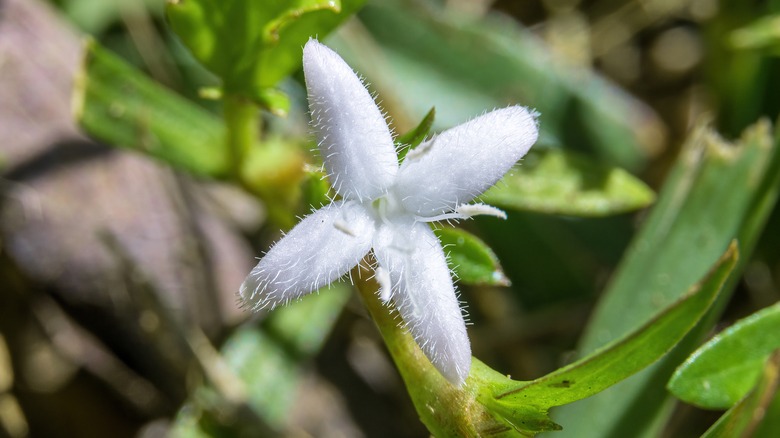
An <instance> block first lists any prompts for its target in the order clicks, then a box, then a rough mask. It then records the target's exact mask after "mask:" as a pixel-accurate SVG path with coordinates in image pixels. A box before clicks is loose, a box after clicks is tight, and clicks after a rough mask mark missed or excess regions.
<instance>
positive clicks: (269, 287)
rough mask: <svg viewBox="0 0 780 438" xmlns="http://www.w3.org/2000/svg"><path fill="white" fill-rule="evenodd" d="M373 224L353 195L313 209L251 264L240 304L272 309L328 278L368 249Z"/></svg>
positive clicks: (350, 265) (332, 278)
mask: <svg viewBox="0 0 780 438" xmlns="http://www.w3.org/2000/svg"><path fill="white" fill-rule="evenodd" d="M374 230H375V227H374V222H373V219H372V218H371V217H370V216H369V215H368V213H367V212H366V210H365V208H363V207H362V206H360V205H359V204H357V203H356V202H355V201H342V202H336V203H333V204H330V205H327V206H325V207H323V208H321V209H319V210H317V211H315V212H314V213H312V214H311V215H309V216H307V217H306V218H305V219H304V220H303V221H301V222H300V223H299V224H298V225H296V226H295V228H293V229H292V230H291V231H290V232H289V233H287V235H285V236H284V238H282V239H281V240H280V241H279V242H277V244H276V245H274V246H273V247H272V248H271V249H270V250H269V251H268V253H267V254H266V255H265V257H263V258H262V259H261V260H260V263H258V264H257V266H255V268H254V269H252V272H251V273H250V274H249V276H248V277H247V278H246V280H244V283H243V284H242V285H241V289H240V291H239V297H240V300H241V303H242V305H243V306H245V307H248V308H251V309H252V310H260V309H265V308H268V309H273V308H274V307H276V306H278V305H282V304H286V303H287V302H289V301H290V300H293V299H296V298H299V297H301V296H302V295H305V294H307V293H309V292H312V291H314V290H316V289H319V288H321V287H323V286H325V285H327V284H330V283H331V282H333V281H334V280H336V279H338V278H339V277H341V276H342V275H344V274H345V273H346V272H347V271H349V269H350V268H352V267H353V266H355V265H357V264H358V262H359V261H360V259H362V258H363V256H365V255H366V254H367V253H368V251H369V250H370V249H371V243H372V239H373V237H374V233H375V231H374Z"/></svg>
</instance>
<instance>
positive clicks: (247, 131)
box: [223, 95, 260, 181]
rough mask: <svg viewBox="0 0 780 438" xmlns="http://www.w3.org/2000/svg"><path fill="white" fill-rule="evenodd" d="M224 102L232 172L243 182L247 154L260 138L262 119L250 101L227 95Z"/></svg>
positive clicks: (234, 176)
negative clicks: (243, 167)
mask: <svg viewBox="0 0 780 438" xmlns="http://www.w3.org/2000/svg"><path fill="white" fill-rule="evenodd" d="M224 102H225V103H224V105H225V106H224V110H223V111H224V117H225V125H226V126H227V138H226V142H227V151H228V154H229V156H228V160H229V162H230V171H231V175H232V176H233V178H235V179H236V180H238V181H243V177H242V175H241V168H242V166H243V162H244V159H245V158H246V156H247V154H248V153H249V151H250V150H251V149H252V148H253V147H254V146H255V145H256V144H257V142H258V139H259V138H260V118H259V117H258V110H257V106H256V105H255V104H254V102H252V101H250V100H249V99H246V98H244V97H242V96H236V95H227V96H225V101H224Z"/></svg>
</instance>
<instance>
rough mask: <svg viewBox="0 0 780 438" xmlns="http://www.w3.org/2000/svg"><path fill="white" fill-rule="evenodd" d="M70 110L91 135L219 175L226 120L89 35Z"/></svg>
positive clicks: (223, 160)
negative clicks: (169, 88) (224, 122)
mask: <svg viewBox="0 0 780 438" xmlns="http://www.w3.org/2000/svg"><path fill="white" fill-rule="evenodd" d="M73 111H74V114H75V117H76V119H77V121H78V122H79V124H80V125H81V127H82V128H83V129H84V130H85V131H86V132H87V133H89V134H90V135H92V136H93V137H95V138H97V139H99V140H101V141H104V142H106V143H111V144H113V145H116V146H121V147H126V148H130V149H135V150H137V151H140V152H143V153H145V154H148V155H151V156H153V157H155V158H158V159H160V160H162V161H165V162H166V163H169V164H171V165H173V166H177V167H180V168H182V169H185V170H187V171H189V172H192V173H194V174H198V175H207V176H212V177H219V176H223V175H225V174H226V173H227V171H228V165H227V155H226V154H225V153H224V151H223V150H222V149H221V146H220V145H222V144H223V142H224V136H225V128H224V125H223V124H222V123H221V122H220V121H219V120H218V119H217V118H216V117H214V116H213V115H212V114H210V113H208V112H207V111H205V110H204V109H202V108H200V107H198V106H196V105H194V104H193V103H191V102H189V101H187V100H186V99H184V98H182V97H180V96H178V95H176V94H174V93H173V92H171V91H170V90H167V89H165V88H164V87H162V86H161V85H159V84H157V83H156V82H154V81H152V80H151V79H149V78H147V77H146V76H145V75H144V74H143V73H141V72H140V71H138V70H136V69H135V68H134V67H132V66H130V65H129V64H127V63H126V62H124V61H123V60H121V59H120V58H118V57H117V56H115V55H113V54H111V53H110V52H108V51H106V50H105V49H102V48H101V47H100V46H99V45H98V44H97V43H95V42H94V41H92V40H88V41H87V42H86V47H85V58H84V65H83V68H82V70H81V72H80V74H79V76H78V77H77V79H76V85H75V87H74V91H73Z"/></svg>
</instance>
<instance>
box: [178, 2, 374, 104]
mask: <svg viewBox="0 0 780 438" xmlns="http://www.w3.org/2000/svg"><path fill="white" fill-rule="evenodd" d="M364 2H365V0H294V1H282V0H264V1H258V0H172V1H170V2H169V3H168V7H167V9H166V13H167V17H168V21H169V22H170V25H171V27H172V28H173V30H174V31H175V32H176V33H177V34H178V35H179V38H181V40H182V41H183V42H184V44H185V45H186V46H187V47H188V48H189V49H190V50H191V51H192V53H193V54H194V55H195V57H196V58H197V59H198V60H199V61H200V62H202V63H203V64H204V65H205V66H206V67H207V68H208V69H209V70H211V71H212V72H213V73H214V74H216V75H217V76H219V77H220V78H221V79H222V82H223V83H222V85H223V87H224V91H225V94H241V95H244V96H246V97H249V98H251V99H254V100H255V101H256V102H258V103H259V104H261V105H264V106H265V107H266V108H268V109H270V110H271V111H273V112H277V113H284V112H285V111H286V108H287V107H289V104H288V102H287V100H286V99H284V98H280V96H279V95H280V92H279V91H269V89H272V88H273V87H275V86H276V84H277V83H278V82H279V81H280V80H281V79H282V78H284V77H285V76H287V75H289V74H291V73H292V72H294V71H295V70H296V69H298V68H299V67H300V65H301V58H302V47H303V45H304V44H305V43H306V41H307V40H308V39H309V38H313V37H318V38H323V37H324V36H325V35H327V34H328V33H329V32H330V31H331V30H333V29H334V28H335V27H336V26H338V25H339V24H340V23H341V22H342V21H344V20H345V19H346V18H348V17H349V16H350V15H351V14H352V13H353V12H355V11H356V10H357V9H358V8H359V7H360V6H362V4H363V3H364Z"/></svg>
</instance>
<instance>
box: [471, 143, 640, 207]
mask: <svg viewBox="0 0 780 438" xmlns="http://www.w3.org/2000/svg"><path fill="white" fill-rule="evenodd" d="M481 198H482V200H483V201H484V202H486V203H488V204H492V205H496V206H499V207H502V208H508V209H515V210H525V211H534V212H539V213H547V214H562V215H570V216H606V215H611V214H617V213H623V212H627V211H632V210H637V209H640V208H644V207H646V206H648V205H649V204H650V203H652V202H653V200H654V199H655V194H654V193H653V191H652V190H650V188H649V187H647V185H645V184H644V183H643V182H642V181H640V180H638V179H637V178H636V177H634V176H632V175H631V174H630V173H628V172H626V171H625V170H622V169H619V168H616V167H610V166H605V165H599V164H597V163H594V162H592V161H591V160H589V159H588V158H586V157H584V156H581V155H577V154H575V153H573V152H568V151H562V150H537V151H534V152H532V153H529V154H528V155H527V156H526V157H525V158H524V159H523V161H522V162H521V164H520V165H518V166H516V167H515V168H514V169H513V170H511V171H510V172H509V173H508V174H507V175H506V176H505V177H504V178H503V179H502V180H501V181H499V182H498V183H497V184H496V185H495V187H493V188H492V189H490V190H488V191H487V192H486V193H485V194H484V195H482V197H481Z"/></svg>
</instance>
